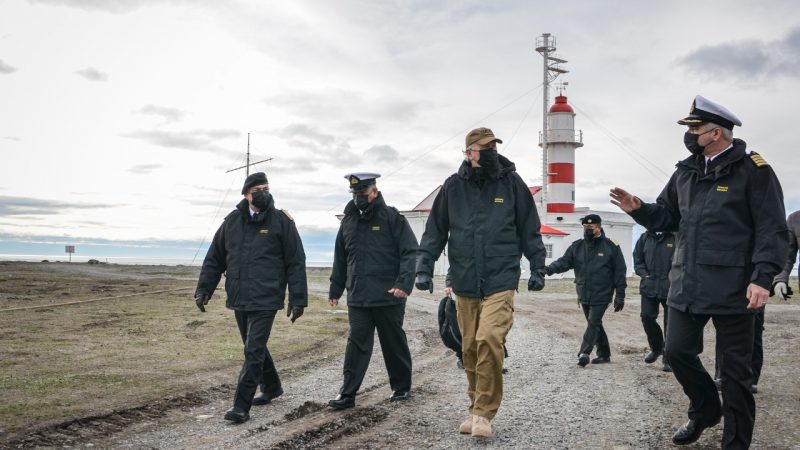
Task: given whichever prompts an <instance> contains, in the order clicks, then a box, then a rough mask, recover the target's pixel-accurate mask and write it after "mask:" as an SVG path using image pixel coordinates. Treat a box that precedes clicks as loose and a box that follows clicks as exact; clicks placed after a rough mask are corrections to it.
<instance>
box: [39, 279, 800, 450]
mask: <svg viewBox="0 0 800 450" xmlns="http://www.w3.org/2000/svg"><path fill="white" fill-rule="evenodd" d="M325 290H326V286H324V285H322V284H318V283H314V284H312V291H314V293H316V294H317V295H323V296H324V295H325ZM515 303H516V305H515V309H516V312H515V317H514V320H515V322H514V327H513V329H512V330H511V333H510V334H509V336H508V351H509V354H510V357H509V358H508V359H507V360H506V367H507V368H508V369H509V372H508V373H507V374H506V375H505V379H504V382H505V398H504V400H503V404H502V405H501V407H500V411H499V413H498V415H497V417H496V419H495V423H494V425H495V428H494V429H495V436H494V437H493V438H491V439H475V438H472V437H471V436H468V435H460V434H459V433H458V432H457V427H458V424H459V423H460V422H461V420H463V419H464V417H465V416H466V411H467V404H468V403H467V396H466V377H465V375H464V374H463V372H462V371H460V370H459V369H457V368H456V359H455V356H454V355H453V353H452V352H450V351H449V350H447V349H445V347H444V346H443V345H442V344H441V342H440V340H439V336H438V334H437V332H436V307H437V305H438V295H437V296H434V295H430V294H428V293H422V294H420V293H417V292H415V293H414V294H413V296H412V297H411V298H410V299H409V300H408V306H407V309H406V325H405V328H406V332H407V335H408V338H409V344H410V347H411V352H412V356H413V364H414V378H413V380H414V385H413V390H412V396H413V397H412V399H411V400H409V401H407V402H402V403H390V402H389V401H388V397H389V395H390V393H391V392H390V388H389V386H388V382H387V376H386V369H385V367H384V365H383V361H382V355H381V352H380V348H379V346H378V345H377V339H376V351H375V352H374V354H373V360H372V364H371V366H370V369H369V372H368V373H367V377H366V379H365V381H364V384H363V386H362V392H361V393H359V395H358V398H357V407H356V408H355V409H351V410H347V411H343V412H335V411H331V410H328V409H327V408H325V406H324V405H325V404H326V402H327V400H328V399H330V398H332V397H334V396H335V395H336V393H337V390H338V388H339V384H340V383H341V376H342V375H341V370H342V361H343V353H344V347H345V338H342V339H341V340H339V341H336V342H330V343H329V345H328V348H327V349H325V350H327V351H320V352H319V354H308V355H299V356H298V357H299V358H304V359H306V361H305V363H304V364H303V365H302V369H300V370H295V371H292V372H289V373H285V372H282V379H283V383H284V390H285V392H286V393H285V394H284V395H283V396H281V397H280V398H278V399H276V400H275V401H274V402H273V403H272V404H270V405H267V406H261V407H253V410H252V411H251V417H252V419H251V420H250V421H249V422H247V423H245V424H242V425H231V424H228V423H226V422H225V421H224V420H222V414H223V413H224V411H225V410H226V409H227V408H229V407H230V403H231V398H232V387H231V386H221V387H220V386H217V387H211V386H198V389H209V388H211V389H210V390H206V391H204V396H203V397H202V398H203V401H201V402H197V401H195V402H184V403H180V402H179V403H178V404H176V405H175V406H174V407H172V408H165V409H164V411H162V412H161V413H160V414H156V415H154V416H152V417H148V416H146V415H145V416H143V417H142V418H141V419H139V420H131V421H129V422H128V423H124V424H122V425H120V426H118V427H117V429H114V430H112V431H109V432H104V433H92V432H91V429H92V426H93V425H92V424H91V421H85V423H80V424H77V425H74V426H75V427H77V428H78V429H79V430H78V431H77V433H78V434H80V428H81V427H82V428H83V429H84V430H86V431H85V433H84V435H85V436H86V437H85V439H81V440H79V442H76V443H75V444H76V445H74V447H81V448H86V447H95V448H123V449H154V448H158V449H161V448H163V449H167V448H169V449H177V448H185V449H205V448H208V449H212V448H230V449H261V448H279V449H281V448H283V449H289V448H292V449H295V448H316V447H325V448H374V449H379V448H381V449H385V448H433V449H463V448H555V449H560V448H608V449H626V448H637V449H638V448H664V447H670V446H671V445H670V438H671V436H672V433H673V432H674V430H675V429H676V428H677V427H678V426H679V425H680V424H681V423H682V422H684V421H685V420H686V419H685V410H686V407H687V401H686V399H685V397H684V395H683V393H682V391H681V389H680V386H679V385H678V383H677V382H676V381H675V379H674V377H673V376H672V374H670V373H665V372H662V371H660V368H661V364H660V361H659V362H658V363H656V364H653V365H647V364H644V363H643V362H642V356H643V355H644V354H645V352H646V346H647V344H646V340H645V337H644V332H643V331H642V327H641V322H640V320H639V309H638V302H637V301H635V300H633V299H629V301H628V304H627V305H626V308H625V310H624V311H623V312H621V313H618V314H615V313H613V312H611V310H609V313H607V315H606V321H605V322H606V328H607V330H608V332H609V339H610V341H611V344H612V363H611V364H604V365H597V366H594V365H589V366H587V367H586V368H580V367H578V366H577V365H576V357H575V354H576V352H577V348H578V344H579V339H580V335H581V334H582V332H583V326H584V319H583V316H582V313H581V311H580V310H579V309H578V307H577V305H576V304H575V298H574V296H572V295H570V294H538V293H536V294H534V293H529V292H522V293H520V294H519V295H518V296H517V297H516V300H515ZM301 320H302V319H301ZM798 325H800V307H798V306H796V305H770V306H769V307H768V308H767V332H766V334H765V360H766V364H765V368H764V374H763V377H762V384H761V386H760V390H759V393H758V394H757V396H756V402H757V405H758V408H759V409H758V412H757V421H756V432H755V441H754V443H753V448H770V449H775V448H778V449H781V448H800V426H798V425H800V420H799V419H798V418H797V410H798V407H800V387H798V378H797V376H796V373H797V369H798V368H800V363H798V362H797V360H796V359H794V358H785V354H786V351H785V350H786V349H787V348H792V349H796V348H798V343H800V332H798V331H797V330H798V329H799V328H798ZM706 335H707V336H706V348H707V349H709V350H710V352H707V353H706V354H704V355H702V358H703V360H704V364H706V367H712V361H713V359H712V358H713V348H714V346H713V344H712V342H713V341H711V340H710V339H711V338H712V337H713V328H711V327H709V328H708V331H707V333H706ZM331 355H332V356H331ZM276 363H277V366H278V370H279V371H280V370H281V361H277V362H276ZM231 381H233V380H231ZM721 431H722V427H721V425H720V426H717V427H715V428H713V429H711V430H710V431H708V432H706V433H705V434H704V436H703V437H702V439H701V440H700V441H699V442H698V443H697V444H695V446H694V447H693V448H718V447H719V439H720V436H721ZM47 438H48V439H44V440H40V441H38V442H37V441H36V440H32V441H29V442H28V444H26V446H27V445H37V444H38V445H39V446H48V444H55V443H57V442H58V441H59V439H58V436H56V435H50V436H47Z"/></svg>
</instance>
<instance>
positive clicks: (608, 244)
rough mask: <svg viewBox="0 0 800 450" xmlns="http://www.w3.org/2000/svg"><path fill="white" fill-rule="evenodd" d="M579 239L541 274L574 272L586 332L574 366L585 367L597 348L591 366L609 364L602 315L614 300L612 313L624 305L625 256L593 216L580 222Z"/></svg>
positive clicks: (608, 348) (609, 356)
mask: <svg viewBox="0 0 800 450" xmlns="http://www.w3.org/2000/svg"><path fill="white" fill-rule="evenodd" d="M581 224H583V239H578V240H577V241H575V242H573V243H572V244H571V245H570V246H569V247H568V248H567V251H566V252H564V256H562V257H561V258H558V259H557V260H555V261H553V262H551V263H550V264H549V265H548V266H547V267H545V271H546V273H547V275H552V274H554V273H563V272H566V271H568V270H571V269H574V270H575V289H576V291H577V293H578V304H579V305H580V306H581V308H582V309H583V315H584V316H585V317H586V331H585V332H584V333H583V341H582V342H581V348H580V351H579V352H578V365H579V366H581V367H585V366H586V365H587V364H589V355H590V354H591V353H592V349H594V347H595V345H597V357H596V358H594V359H592V361H591V362H592V364H603V363H608V362H611V346H610V345H609V343H608V335H606V330H605V329H604V328H603V315H605V313H606V309H608V305H609V304H611V298H612V296H613V297H614V312H619V311H622V308H623V307H624V306H625V288H626V287H627V285H628V283H627V281H626V279H625V274H626V272H627V270H628V268H627V266H626V264H625V256H623V255H622V250H620V248H619V244H617V243H616V242H614V241H612V240H611V239H608V238H606V235H605V233H604V232H603V228H602V226H601V224H602V219H601V218H600V216H598V215H597V214H589V215H588V216H586V217H584V218H582V219H581Z"/></svg>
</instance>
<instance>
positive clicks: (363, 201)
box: [353, 194, 370, 212]
mask: <svg viewBox="0 0 800 450" xmlns="http://www.w3.org/2000/svg"><path fill="white" fill-rule="evenodd" d="M353 203H355V204H356V208H358V209H359V211H362V212H363V211H366V210H367V208H369V205H370V203H369V196H367V195H356V194H353Z"/></svg>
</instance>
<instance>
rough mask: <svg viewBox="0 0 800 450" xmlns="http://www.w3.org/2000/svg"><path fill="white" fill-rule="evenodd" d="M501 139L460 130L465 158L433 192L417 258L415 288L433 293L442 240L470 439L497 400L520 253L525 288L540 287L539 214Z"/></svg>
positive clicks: (464, 427)
mask: <svg viewBox="0 0 800 450" xmlns="http://www.w3.org/2000/svg"><path fill="white" fill-rule="evenodd" d="M502 142H503V141H501V140H500V139H497V138H496V137H495V135H494V133H493V132H492V130H490V129H488V128H477V129H475V130H472V131H470V132H469V133H468V134H467V137H466V150H465V151H464V156H465V160H464V162H463V163H462V164H461V166H460V167H459V169H458V173H455V174H453V175H451V176H450V177H449V178H447V179H446V180H445V181H444V184H443V185H442V188H441V190H440V191H439V193H438V194H437V195H436V199H435V200H434V201H433V206H432V208H431V212H430V216H429V217H428V221H427V223H426V224H425V233H424V234H423V235H422V240H421V241H422V242H421V243H420V249H419V254H418V256H417V280H416V286H417V289H420V290H429V291H431V292H433V281H432V276H433V268H434V263H435V262H436V260H437V259H439V255H440V254H441V253H442V251H443V250H444V248H445V245H447V244H448V241H449V247H448V249H449V254H448V258H449V261H450V275H451V279H452V289H453V292H454V293H455V294H456V309H457V311H458V327H459V329H460V330H461V334H462V336H461V337H462V351H463V359H464V371H465V372H466V374H467V383H468V385H469V387H468V391H467V393H468V395H469V400H470V405H469V416H468V417H467V418H466V420H464V422H462V423H461V425H460V426H459V432H460V433H464V434H468V433H469V434H472V436H474V437H490V436H491V435H492V420H493V419H494V417H495V415H496V414H497V410H498V409H499V408H500V402H501V400H502V398H503V358H504V353H503V344H505V342H506V335H507V334H508V331H509V330H510V329H511V326H512V324H513V323H514V317H513V312H514V292H515V291H516V289H517V288H518V286H519V278H520V272H521V271H520V264H519V263H520V257H521V256H522V255H525V257H526V258H528V260H529V261H530V267H531V277H530V280H528V289H529V290H535V291H538V290H541V289H542V288H544V258H545V253H546V252H545V248H544V244H543V243H542V235H541V234H540V231H539V228H540V223H539V215H538V214H537V212H536V206H535V205H534V203H533V197H532V196H531V193H530V191H529V190H528V187H527V186H526V185H525V182H523V181H522V178H521V177H520V176H519V175H518V174H517V172H516V167H515V166H514V163H512V162H511V161H509V160H508V159H506V158H505V157H504V156H501V155H499V154H498V153H497V144H498V143H502Z"/></svg>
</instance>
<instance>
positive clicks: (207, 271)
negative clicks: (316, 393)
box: [194, 172, 308, 423]
mask: <svg viewBox="0 0 800 450" xmlns="http://www.w3.org/2000/svg"><path fill="white" fill-rule="evenodd" d="M242 195H244V199H243V200H242V201H241V202H239V204H238V205H237V206H236V209H235V210H233V211H232V212H231V213H230V214H228V216H227V217H225V220H223V222H222V225H221V226H220V227H219V229H218V230H217V232H216V234H215V235H214V240H213V241H212V242H211V246H210V247H209V248H208V253H207V254H206V258H205V260H203V267H202V269H200V278H199V280H198V282H197V289H196V290H195V295H194V299H195V303H196V304H197V307H198V308H199V309H200V311H202V312H205V310H206V309H205V308H206V305H208V301H209V300H210V299H211V297H212V295H213V294H214V291H215V290H216V289H217V285H218V284H219V281H220V278H221V277H222V274H223V273H224V274H225V292H226V293H227V299H226V301H225V306H226V307H228V308H229V309H232V310H233V311H234V316H235V317H236V323H237V325H238V326H239V333H240V334H241V337H242V342H243V343H244V354H245V361H244V364H243V365H242V370H241V372H240V374H239V383H238V386H237V388H236V393H235V394H234V401H233V408H231V409H230V410H228V411H227V412H226V413H225V420H229V421H231V422H235V423H242V422H246V421H247V420H249V419H250V407H251V406H252V405H265V404H268V403H270V402H271V401H272V400H273V399H275V398H276V397H278V396H280V395H281V394H283V388H282V387H281V380H280V378H279V377H278V372H277V370H276V369H275V364H274V363H273V361H272V357H271V356H270V353H269V350H268V349H267V340H268V339H269V334H270V331H271V330H272V323H273V321H274V320H275V315H276V314H277V311H278V310H281V309H283V308H284V297H286V291H287V286H288V291H289V306H288V307H287V308H286V316H287V317H289V318H290V320H291V321H292V323H294V321H295V320H297V318H298V317H300V316H302V315H303V310H304V308H305V307H306V306H308V285H307V281H306V255H305V252H304V251H303V242H302V241H301V240H300V235H299V234H298V233H297V227H296V226H295V224H294V220H293V219H292V217H291V216H290V215H289V213H287V212H286V211H284V210H278V209H275V206H274V202H273V199H272V195H271V194H270V192H269V183H268V181H267V176H266V174H264V173H263V172H257V173H253V174H250V175H249V176H248V177H247V179H246V180H245V182H244V186H243V187H242ZM259 386H260V387H261V393H260V394H258V395H255V394H256V390H257V389H258V388H259ZM254 395H255V397H254Z"/></svg>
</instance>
